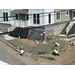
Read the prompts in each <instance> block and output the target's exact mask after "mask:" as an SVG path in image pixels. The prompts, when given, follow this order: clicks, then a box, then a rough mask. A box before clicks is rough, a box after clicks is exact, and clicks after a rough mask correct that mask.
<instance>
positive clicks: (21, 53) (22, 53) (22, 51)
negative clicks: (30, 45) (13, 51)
mask: <svg viewBox="0 0 75 75" xmlns="http://www.w3.org/2000/svg"><path fill="white" fill-rule="evenodd" d="M20 55H21V56H23V55H24V49H23V48H21V52H20Z"/></svg>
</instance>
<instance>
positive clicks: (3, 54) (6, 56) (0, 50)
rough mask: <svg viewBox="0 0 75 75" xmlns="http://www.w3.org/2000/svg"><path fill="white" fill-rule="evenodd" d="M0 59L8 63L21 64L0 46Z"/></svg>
mask: <svg viewBox="0 0 75 75" xmlns="http://www.w3.org/2000/svg"><path fill="white" fill-rule="evenodd" d="M0 60H1V61H4V62H6V63H8V64H10V65H23V64H22V63H21V62H20V61H18V60H17V59H15V58H14V57H13V56H11V55H10V54H9V53H8V52H7V51H6V50H4V49H3V48H2V47H0ZM0 65H1V64H0Z"/></svg>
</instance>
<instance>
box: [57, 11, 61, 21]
mask: <svg viewBox="0 0 75 75" xmlns="http://www.w3.org/2000/svg"><path fill="white" fill-rule="evenodd" d="M58 13H60V11H58V12H56V21H60V19H61V13H60V15H58ZM59 16H60V18H58V19H57V17H59Z"/></svg>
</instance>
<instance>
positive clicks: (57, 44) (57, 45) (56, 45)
mask: <svg viewBox="0 0 75 75" xmlns="http://www.w3.org/2000/svg"><path fill="white" fill-rule="evenodd" d="M53 43H54V44H55V45H54V47H58V51H59V46H60V44H59V43H57V42H53Z"/></svg>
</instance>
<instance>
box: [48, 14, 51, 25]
mask: <svg viewBox="0 0 75 75" xmlns="http://www.w3.org/2000/svg"><path fill="white" fill-rule="evenodd" d="M48 23H49V24H50V23H51V14H48Z"/></svg>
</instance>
